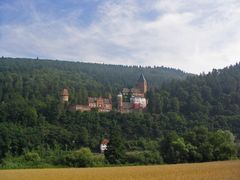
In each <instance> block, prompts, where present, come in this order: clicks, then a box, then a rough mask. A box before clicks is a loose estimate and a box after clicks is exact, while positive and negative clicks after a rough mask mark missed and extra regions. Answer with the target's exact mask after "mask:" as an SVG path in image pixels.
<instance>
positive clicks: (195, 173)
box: [0, 160, 240, 180]
mask: <svg viewBox="0 0 240 180" xmlns="http://www.w3.org/2000/svg"><path fill="white" fill-rule="evenodd" d="M0 179H1V180H13V179H17V180H26V179H27V180H42V179H44V180H45V179H46V180H48V179H49V180H55V179H56V180H62V179H68V180H74V179H84V180H85V179H86V180H90V179H93V180H94V179H96V180H103V179H109V180H121V179H128V180H133V179H138V180H141V179H147V180H151V179H167V180H171V179H174V180H175V179H179V180H181V179H201V180H202V179H211V180H212V179H213V180H214V179H216V180H224V179H226V180H227V179H233V180H238V179H240V160H235V161H221V162H220V161H219V162H207V163H194V164H174V165H156V166H130V167H104V168H59V169H21V170H0Z"/></svg>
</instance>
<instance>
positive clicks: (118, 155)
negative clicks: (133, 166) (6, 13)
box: [104, 130, 125, 164]
mask: <svg viewBox="0 0 240 180" xmlns="http://www.w3.org/2000/svg"><path fill="white" fill-rule="evenodd" d="M104 155H105V157H106V159H107V160H108V162H109V163H110V164H121V163H124V161H125V147H124V144H123V140H122V138H121V136H120V133H119V132H118V130H112V132H111V135H110V141H109V143H108V146H107V150H106V151H105V152H104Z"/></svg>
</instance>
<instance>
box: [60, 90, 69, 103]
mask: <svg viewBox="0 0 240 180" xmlns="http://www.w3.org/2000/svg"><path fill="white" fill-rule="evenodd" d="M60 96H61V97H60V98H61V101H62V102H68V99H69V93H68V90H67V89H66V88H65V89H63V91H62V93H61V94H60Z"/></svg>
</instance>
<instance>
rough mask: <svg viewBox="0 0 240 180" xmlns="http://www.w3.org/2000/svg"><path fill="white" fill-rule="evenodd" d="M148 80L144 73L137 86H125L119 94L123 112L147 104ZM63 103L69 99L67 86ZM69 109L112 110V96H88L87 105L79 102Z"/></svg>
mask: <svg viewBox="0 0 240 180" xmlns="http://www.w3.org/2000/svg"><path fill="white" fill-rule="evenodd" d="M147 88H148V87H147V81H146V79H145V77H144V75H143V74H141V76H140V77H139V79H138V81H137V84H136V86H135V87H133V88H131V89H129V88H123V89H122V91H121V92H120V93H119V94H118V95H117V110H118V111H119V112H121V113H130V112H139V111H140V112H141V111H143V109H145V108H146V106H147V99H146V97H145V95H146V92H147ZM60 100H61V102H62V103H66V102H68V101H69V92H68V89H67V88H65V89H63V91H62V92H61V94H60ZM69 109H70V110H72V111H81V112H83V111H91V110H92V109H97V110H98V111H99V112H110V111H112V96H111V95H109V97H108V98H102V97H88V103H87V105H82V104H77V105H70V106H69Z"/></svg>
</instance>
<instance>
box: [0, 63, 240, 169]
mask: <svg viewBox="0 0 240 180" xmlns="http://www.w3.org/2000/svg"><path fill="white" fill-rule="evenodd" d="M141 72H143V73H144V74H145V76H146V78H147V80H148V81H149V84H150V90H149V92H148V94H147V96H148V100H149V105H148V109H147V112H146V113H132V114H121V113H118V112H114V111H113V112H110V113H98V112H95V111H92V112H83V113H80V112H75V113H74V112H69V111H68V110H67V109H66V108H65V107H64V105H63V104H62V103H60V102H59V92H60V90H62V88H64V87H68V88H69V89H70V92H71V103H84V102H85V101H86V99H87V96H100V95H102V96H107V95H108V93H113V94H115V93H118V91H119V90H120V89H121V88H122V87H124V86H132V85H134V84H135V82H136V80H137V78H138V76H139V74H140V73H141ZM172 72H173V73H172ZM186 77H187V74H184V73H183V72H181V71H178V70H173V69H166V68H139V67H124V66H114V65H99V64H86V63H72V62H60V61H47V60H46V61H45V60H26V59H2V60H0V101H1V103H0V160H2V162H4V163H5V166H4V163H2V165H3V167H8V165H7V164H9V166H12V165H13V166H14V167H19V166H20V167H28V166H29V164H30V165H31V163H33V162H28V160H29V159H30V161H31V159H32V158H37V159H39V158H40V159H42V161H41V162H42V163H43V166H44V163H45V162H46V163H50V164H51V165H52V164H57V165H59V164H63V165H65V166H79V164H78V160H77V161H76V160H75V159H74V158H76V157H78V153H80V154H81V153H86V152H87V154H88V155H89V156H90V157H92V160H96V161H97V162H95V163H103V164H104V162H105V161H104V160H102V161H101V162H98V160H99V158H95V157H93V155H91V152H89V151H90V150H87V149H82V151H76V150H77V149H79V148H82V147H89V148H90V149H91V150H92V151H94V152H99V142H100V141H101V139H103V138H109V139H110V144H109V145H110V147H111V146H112V147H114V146H115V147H116V146H117V149H118V150H117V151H115V150H113V151H112V152H114V153H115V152H118V151H119V154H116V156H112V154H111V153H110V154H108V153H107V154H108V155H107V154H106V155H107V156H106V158H107V159H108V158H109V157H114V158H112V159H111V160H109V159H108V161H109V163H138V164H156V163H161V162H163V161H164V162H165V163H180V162H202V161H212V160H224V159H231V158H236V156H237V146H236V144H235V138H234V136H233V134H232V133H231V132H233V133H234V135H235V136H237V138H238V139H239V137H240V131H239V129H240V91H239V90H240V89H239V87H240V64H236V65H234V66H230V67H228V68H225V69H222V70H213V72H211V73H209V74H206V75H200V76H188V77H187V78H186ZM170 79H171V80H174V81H170ZM177 79H181V81H177ZM183 79H185V80H183ZM165 82H167V83H165ZM230 131H231V132H230ZM111 139H115V141H114V142H117V143H115V144H114V143H113V145H111ZM110 149H111V148H110ZM32 152H34V153H35V152H37V154H36V153H35V154H34V153H33V154H32ZM108 152H110V151H108ZM29 153H30V154H29ZM69 153H70V154H69ZM65 155H66V156H65ZM12 156H14V157H12ZM18 156H20V157H18ZM29 156H30V157H29ZM32 156H33V157H32ZM38 156H40V157H38ZM75 156H76V157H75ZM119 158H120V159H119ZM9 159H10V160H9ZM100 160H101V158H100ZM19 161H20V165H19V164H17V165H16V164H15V163H19ZM41 162H39V161H37V162H36V163H37V164H35V165H36V166H38V165H39V164H38V163H41ZM86 162H87V163H89V161H86ZM0 163H1V161H0ZM22 163H23V164H24V163H26V164H25V165H23V166H22ZM90 164H91V163H90ZM84 165H85V166H88V165H89V164H84ZM32 166H34V164H33V165H32Z"/></svg>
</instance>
